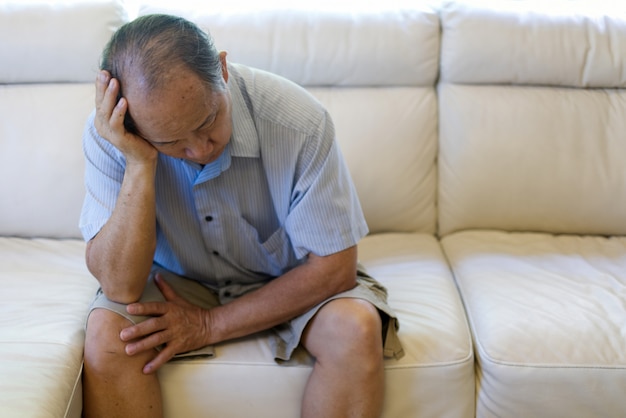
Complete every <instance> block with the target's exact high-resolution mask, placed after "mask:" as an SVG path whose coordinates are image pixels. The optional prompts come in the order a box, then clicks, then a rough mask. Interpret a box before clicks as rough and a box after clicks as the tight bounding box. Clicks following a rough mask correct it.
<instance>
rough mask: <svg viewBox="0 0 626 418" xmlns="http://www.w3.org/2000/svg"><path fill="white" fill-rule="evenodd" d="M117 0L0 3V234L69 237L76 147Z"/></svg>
mask: <svg viewBox="0 0 626 418" xmlns="http://www.w3.org/2000/svg"><path fill="white" fill-rule="evenodd" d="M124 16H125V11H124V9H123V7H122V5H121V3H120V2H118V1H100V0H98V1H94V2H75V3H71V2H70V3H68V2H63V3H54V4H52V5H50V4H46V3H44V2H20V1H17V0H15V1H9V2H3V3H2V4H0V63H2V64H1V65H0V115H2V116H1V119H2V123H0V196H1V199H2V204H0V235H4V236H24V237H34V236H38V237H54V238H75V237H76V238H77V237H80V233H79V230H78V218H79V213H80V209H81V205H82V200H83V197H84V187H83V167H84V164H83V154H82V146H81V138H82V131H83V127H84V124H85V120H86V118H87V116H88V115H89V113H90V112H91V110H92V109H93V107H94V87H93V80H95V77H96V73H97V69H98V56H99V54H100V52H101V50H102V47H103V46H104V44H105V43H106V41H107V40H108V38H109V37H110V36H111V34H112V33H113V31H114V30H115V28H116V27H119V26H120V25H121V24H122V22H123V21H124Z"/></svg>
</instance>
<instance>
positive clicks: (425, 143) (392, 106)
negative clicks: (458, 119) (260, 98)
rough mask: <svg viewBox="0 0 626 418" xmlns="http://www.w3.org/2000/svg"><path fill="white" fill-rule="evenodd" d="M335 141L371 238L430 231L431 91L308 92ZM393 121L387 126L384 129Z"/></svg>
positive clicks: (433, 177) (433, 180)
mask: <svg viewBox="0 0 626 418" xmlns="http://www.w3.org/2000/svg"><path fill="white" fill-rule="evenodd" d="M310 91H311V92H312V93H313V94H314V95H315V96H316V97H317V98H318V99H319V100H320V101H321V102H322V103H323V104H324V105H325V106H326V108H327V109H328V111H329V112H330V114H331V115H332V117H333V121H334V122H335V127H336V132H337V140H338V142H339V146H340V148H341V150H342V152H343V155H344V157H345V159H346V162H347V164H348V168H349V170H350V174H351V175H352V179H353V181H354V184H355V186H356V189H357V193H358V195H359V199H360V201H361V206H362V207H363V212H364V214H365V219H366V220H367V224H368V226H369V229H370V232H371V233H378V232H389V231H397V232H424V233H431V234H432V233H434V232H435V230H436V225H437V220H436V216H437V214H436V208H435V200H436V196H437V168H436V165H435V161H436V159H437V98H436V96H435V91H434V89H433V88H428V87H396V88H388V89H387V88H386V89H379V88H365V87H362V88H350V89H336V88H310ZM390 121H393V123H390Z"/></svg>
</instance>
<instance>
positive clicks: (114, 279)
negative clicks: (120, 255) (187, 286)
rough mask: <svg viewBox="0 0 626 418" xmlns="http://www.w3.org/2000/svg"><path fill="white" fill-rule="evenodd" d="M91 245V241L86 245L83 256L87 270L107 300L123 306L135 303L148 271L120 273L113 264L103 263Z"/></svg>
mask: <svg viewBox="0 0 626 418" xmlns="http://www.w3.org/2000/svg"><path fill="white" fill-rule="evenodd" d="M91 244H92V242H91V241H90V242H88V243H87V251H86V254H85V261H86V264H87V269H88V270H89V272H90V273H91V274H92V276H94V277H95V278H96V280H98V282H99V283H100V288H101V289H102V292H103V293H104V295H105V296H106V297H107V299H109V300H110V301H112V302H116V303H121V304H125V305H127V304H130V303H134V302H137V301H138V300H139V299H140V298H141V295H142V294H143V291H144V288H145V285H146V282H147V278H148V275H149V274H150V271H145V272H143V271H142V272H135V273H132V272H130V271H123V270H122V271H120V269H119V268H115V266H114V263H103V262H102V258H101V257H98V256H97V254H95V251H94V250H93V248H92V245H91ZM132 276H136V277H132Z"/></svg>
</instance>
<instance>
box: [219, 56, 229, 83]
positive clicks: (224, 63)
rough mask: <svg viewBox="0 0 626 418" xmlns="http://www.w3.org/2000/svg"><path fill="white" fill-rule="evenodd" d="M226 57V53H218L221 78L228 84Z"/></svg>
mask: <svg viewBox="0 0 626 418" xmlns="http://www.w3.org/2000/svg"><path fill="white" fill-rule="evenodd" d="M226 55H228V52H226V51H221V52H220V62H221V63H222V77H224V81H225V82H227V83H228V65H227V63H226Z"/></svg>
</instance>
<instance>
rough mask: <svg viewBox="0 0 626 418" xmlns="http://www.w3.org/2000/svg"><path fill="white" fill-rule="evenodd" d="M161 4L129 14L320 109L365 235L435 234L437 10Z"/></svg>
mask: <svg viewBox="0 0 626 418" xmlns="http://www.w3.org/2000/svg"><path fill="white" fill-rule="evenodd" d="M149 3H154V2H149ZM163 3H168V4H169V5H166V6H164V7H154V6H150V5H144V6H142V7H141V8H140V12H139V13H140V14H141V15H143V14H149V13H170V14H176V15H180V16H184V17H186V18H188V19H190V20H192V21H194V22H196V23H197V24H198V25H199V26H200V27H202V28H204V29H205V30H208V31H209V32H210V33H211V35H212V36H213V38H214V39H215V43H216V46H217V47H218V49H220V50H226V51H228V59H229V60H231V61H233V62H238V63H241V64H246V65H250V66H253V67H256V68H260V69H263V70H266V71H270V72H274V73H277V74H279V75H282V76H284V77H286V78H288V79H290V80H292V81H294V82H296V83H298V84H300V85H302V86H303V87H305V88H307V89H308V90H310V92H311V93H313V94H314V95H315V96H316V97H317V98H318V99H319V100H320V101H321V102H322V103H323V104H324V105H325V106H326V107H327V108H328V110H329V112H330V114H331V116H332V117H333V120H334V122H335V125H336V128H337V138H338V141H339V145H340V147H341V149H342V151H343V154H344V156H345V158H346V160H347V163H348V166H349V168H350V172H351V174H352V177H353V180H354V182H355V185H356V188H357V192H358V194H359V198H360V200H361V204H362V206H363V210H364V212H365V217H366V219H367V222H368V225H369V228H370V231H371V232H382V231H401V232H414V231H420V232H429V233H433V232H435V230H436V195H437V182H436V181H437V180H436V159H437V157H436V153H437V100H436V91H435V83H436V80H437V75H438V65H439V40H440V30H439V29H440V28H439V17H438V15H437V11H435V10H433V9H430V8H425V7H423V6H419V5H411V6H407V7H405V8H386V6H376V7H374V8H367V5H365V4H364V7H363V8H361V9H359V11H354V10H350V9H349V8H345V7H342V6H341V4H340V3H341V2H336V3H337V5H336V6H337V7H317V6H318V5H315V7H314V8H312V9H306V8H298V5H297V4H295V3H294V7H292V8H291V9H290V10H284V9H282V10H281V9H276V8H273V9H271V10H269V9H268V8H267V7H271V6H267V7H265V6H264V4H263V2H259V3H256V4H255V5H254V6H255V7H256V9H255V10H252V11H250V10H240V9H237V8H236V7H235V6H232V5H230V4H229V3H228V2H220V3H219V4H216V3H214V4H211V5H206V7H193V8H187V9H185V8H181V7H180V6H178V7H177V5H171V3H170V2H163ZM235 3H236V2H235ZM196 6H197V4H196Z"/></svg>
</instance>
